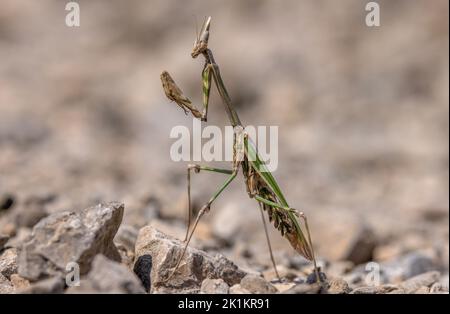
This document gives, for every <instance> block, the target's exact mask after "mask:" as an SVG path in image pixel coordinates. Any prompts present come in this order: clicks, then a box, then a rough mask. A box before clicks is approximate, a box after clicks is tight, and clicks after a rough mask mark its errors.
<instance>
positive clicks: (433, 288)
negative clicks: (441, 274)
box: [430, 282, 448, 293]
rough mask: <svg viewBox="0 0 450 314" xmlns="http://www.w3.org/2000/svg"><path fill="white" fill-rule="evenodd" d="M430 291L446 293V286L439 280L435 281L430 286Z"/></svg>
mask: <svg viewBox="0 0 450 314" xmlns="http://www.w3.org/2000/svg"><path fill="white" fill-rule="evenodd" d="M430 293H448V286H447V287H445V286H443V285H442V284H441V283H440V282H436V283H434V284H433V285H432V286H431V287H430Z"/></svg>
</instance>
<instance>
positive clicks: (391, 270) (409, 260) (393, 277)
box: [381, 252, 438, 283]
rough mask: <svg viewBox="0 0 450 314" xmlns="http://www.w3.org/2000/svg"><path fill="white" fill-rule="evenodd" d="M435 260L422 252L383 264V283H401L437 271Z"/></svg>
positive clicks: (412, 253)
mask: <svg viewBox="0 0 450 314" xmlns="http://www.w3.org/2000/svg"><path fill="white" fill-rule="evenodd" d="M437 269H438V265H436V264H435V263H434V261H433V259H432V258H431V257H429V256H427V255H425V254H423V253H421V252H411V253H409V254H406V255H404V256H402V257H400V258H396V259H394V260H391V261H387V262H384V263H382V264H381V271H382V277H383V278H382V279H383V282H385V283H387V282H399V281H403V280H406V279H409V278H412V277H414V276H417V275H420V274H423V273H426V272H429V271H433V270H437Z"/></svg>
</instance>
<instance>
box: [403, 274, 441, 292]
mask: <svg viewBox="0 0 450 314" xmlns="http://www.w3.org/2000/svg"><path fill="white" fill-rule="evenodd" d="M439 277H440V273H439V272H438V271H430V272H427V273H424V274H421V275H418V276H415V277H413V278H410V279H408V280H406V281H404V282H402V283H401V284H400V287H401V288H402V289H404V290H405V292H406V293H414V292H416V291H417V290H419V289H420V288H422V287H428V288H429V287H431V286H432V285H433V284H434V283H436V282H438V281H439Z"/></svg>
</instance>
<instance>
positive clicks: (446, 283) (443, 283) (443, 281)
mask: <svg viewBox="0 0 450 314" xmlns="http://www.w3.org/2000/svg"><path fill="white" fill-rule="evenodd" d="M439 283H440V284H441V286H442V288H443V289H444V290H447V291H448V290H449V277H448V274H446V275H444V276H442V278H441V280H439Z"/></svg>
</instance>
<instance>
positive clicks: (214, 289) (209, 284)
mask: <svg viewBox="0 0 450 314" xmlns="http://www.w3.org/2000/svg"><path fill="white" fill-rule="evenodd" d="M229 290H230V287H229V286H228V285H227V283H226V282H225V281H223V280H222V279H220V278H219V279H209V278H206V279H205V280H203V282H202V286H201V288H200V293H205V294H227V293H228V292H229Z"/></svg>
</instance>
